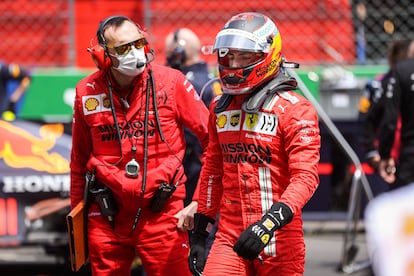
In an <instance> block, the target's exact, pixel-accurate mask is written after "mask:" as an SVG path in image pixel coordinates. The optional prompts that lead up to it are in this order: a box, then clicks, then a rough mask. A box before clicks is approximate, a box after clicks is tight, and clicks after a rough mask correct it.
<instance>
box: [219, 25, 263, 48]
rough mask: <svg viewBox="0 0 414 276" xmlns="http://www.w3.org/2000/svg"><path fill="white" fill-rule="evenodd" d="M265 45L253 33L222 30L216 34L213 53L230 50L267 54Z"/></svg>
mask: <svg viewBox="0 0 414 276" xmlns="http://www.w3.org/2000/svg"><path fill="white" fill-rule="evenodd" d="M266 44H267V43H265V42H263V41H262V40H261V39H260V38H259V37H258V36H256V35H254V34H253V33H250V32H247V31H243V30H238V29H224V30H221V31H220V32H219V33H218V34H217V37H216V41H215V42H214V46H213V51H216V50H218V49H220V48H230V49H238V50H244V51H249V52H268V47H267V45H266Z"/></svg>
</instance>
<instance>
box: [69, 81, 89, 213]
mask: <svg viewBox="0 0 414 276" xmlns="http://www.w3.org/2000/svg"><path fill="white" fill-rule="evenodd" d="M84 87H85V85H84V82H83V81H81V82H80V83H79V84H78V85H77V87H76V97H75V104H74V111H73V122H72V152H71V162H70V169H71V171H70V179H71V183H70V198H71V207H72V208H73V207H75V206H76V205H77V204H78V203H79V202H80V201H81V200H82V199H83V194H84V187H85V174H86V171H87V169H86V163H87V161H88V159H89V155H90V153H91V148H92V146H91V141H92V140H91V138H90V132H89V128H88V126H87V125H86V123H85V121H84V120H83V109H82V98H81V96H80V94H81V93H80V90H82V89H84Z"/></svg>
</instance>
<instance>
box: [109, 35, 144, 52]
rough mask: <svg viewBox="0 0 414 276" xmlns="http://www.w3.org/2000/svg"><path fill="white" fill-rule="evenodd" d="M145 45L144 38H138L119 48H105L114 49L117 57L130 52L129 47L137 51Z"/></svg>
mask: <svg viewBox="0 0 414 276" xmlns="http://www.w3.org/2000/svg"><path fill="white" fill-rule="evenodd" d="M146 44H147V40H146V39H145V38H140V39H137V40H135V41H132V42H128V43H125V44H122V45H119V46H107V47H108V48H110V49H115V52H116V53H117V54H118V55H125V54H128V53H129V51H131V46H134V47H135V48H137V49H141V48H142V47H144V46H145V45H146Z"/></svg>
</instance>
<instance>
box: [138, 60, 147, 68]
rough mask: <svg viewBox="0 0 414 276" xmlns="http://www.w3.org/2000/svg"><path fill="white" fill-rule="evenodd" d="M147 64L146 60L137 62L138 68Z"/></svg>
mask: <svg viewBox="0 0 414 276" xmlns="http://www.w3.org/2000/svg"><path fill="white" fill-rule="evenodd" d="M145 64H147V63H146V62H142V61H138V62H137V68H141V67H143V66H144V65H145Z"/></svg>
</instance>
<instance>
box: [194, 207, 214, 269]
mask: <svg viewBox="0 0 414 276" xmlns="http://www.w3.org/2000/svg"><path fill="white" fill-rule="evenodd" d="M214 222H215V220H214V219H212V218H210V217H208V216H205V215H203V214H200V213H195V214H194V230H193V233H192V235H191V249H190V255H189V256H188V264H189V266H190V270H191V272H192V273H193V275H197V276H198V275H202V274H203V270H204V265H205V263H206V258H205V252H206V239H207V237H208V234H209V233H208V231H207V226H208V224H209V223H211V224H214Z"/></svg>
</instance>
